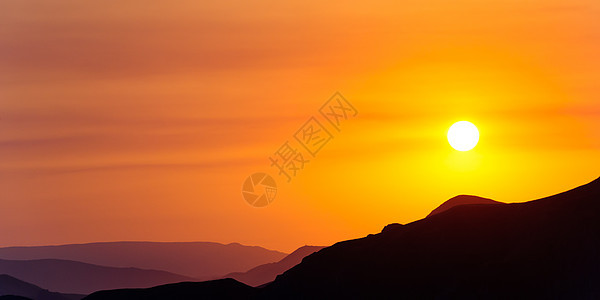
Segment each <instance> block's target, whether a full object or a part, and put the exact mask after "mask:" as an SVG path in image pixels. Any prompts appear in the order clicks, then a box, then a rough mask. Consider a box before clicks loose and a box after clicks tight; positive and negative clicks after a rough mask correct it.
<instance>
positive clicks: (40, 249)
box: [0, 242, 287, 280]
mask: <svg viewBox="0 0 600 300" xmlns="http://www.w3.org/2000/svg"><path fill="white" fill-rule="evenodd" d="M140 253H143V255H140ZM286 255H287V254H286V253H282V252H279V251H273V250H268V249H265V248H262V247H256V246H244V245H240V244H238V243H232V244H227V245H224V244H219V243H211V242H177V243H161V242H104V243H89V244H71V245H60V246H36V247H5V248H0V258H2V259H11V260H16V259H18V260H32V259H47V258H52V259H64V260H73V261H79V262H84V263H89V264H95V265H102V266H109V267H135V268H140V269H152V270H163V271H168V272H171V273H176V274H181V275H185V276H188V277H193V278H197V279H199V280H209V279H214V278H221V277H222V276H223V275H224V274H229V273H232V272H243V271H247V270H249V269H251V268H253V267H256V266H258V265H262V264H266V263H271V262H276V261H279V260H281V259H282V258H284V257H285V256H286Z"/></svg>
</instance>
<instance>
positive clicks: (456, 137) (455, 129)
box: [448, 121, 479, 151]
mask: <svg viewBox="0 0 600 300" xmlns="http://www.w3.org/2000/svg"><path fill="white" fill-rule="evenodd" d="M448 142H449V143H450V146H452V148H454V149H456V150H458V151H469V150H471V149H473V148H474V147H475V146H476V145H477V142H479V130H477V127H475V125H473V123H471V122H468V121H460V122H456V123H454V124H452V126H450V129H448Z"/></svg>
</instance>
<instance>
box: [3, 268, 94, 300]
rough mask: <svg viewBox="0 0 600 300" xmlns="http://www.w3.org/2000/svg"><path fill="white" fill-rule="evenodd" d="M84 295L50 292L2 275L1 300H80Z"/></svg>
mask: <svg viewBox="0 0 600 300" xmlns="http://www.w3.org/2000/svg"><path fill="white" fill-rule="evenodd" d="M83 297H84V295H74V294H61V293H56V292H50V291H48V290H45V289H42V288H40V287H38V286H35V285H33V284H31V283H28V282H25V281H22V280H19V279H17V278H14V277H12V276H9V275H6V274H1V275H0V299H2V300H11V299H12V300H19V299H21V300H22V299H33V300H79V299H81V298H83Z"/></svg>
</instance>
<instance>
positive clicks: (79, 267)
mask: <svg viewBox="0 0 600 300" xmlns="http://www.w3.org/2000/svg"><path fill="white" fill-rule="evenodd" d="M0 274H8V275H10V276H13V277H16V278H19V279H21V280H24V281H26V282H29V283H32V284H35V285H37V286H40V287H43V288H46V289H49V290H52V291H55V292H62V293H76V294H84V295H87V294H89V293H92V292H95V291H99V290H106V289H118V288H143V287H152V286H156V285H160V284H166V283H174V282H181V281H194V280H196V281H197V279H194V278H191V277H186V276H182V275H177V274H173V273H169V272H165V271H157V270H144V269H137V268H114V267H104V266H98V265H92V264H86V263H82V262H76V261H70V260H60V259H40V260H4V259H0Z"/></svg>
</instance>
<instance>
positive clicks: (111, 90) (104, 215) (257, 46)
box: [0, 0, 600, 251]
mask: <svg viewBox="0 0 600 300" xmlns="http://www.w3.org/2000/svg"><path fill="white" fill-rule="evenodd" d="M153 2H154V3H152V4H150V3H148V2H147V1H141V0H129V1H96V2H94V3H92V2H89V1H76V0H71V1H58V3H56V2H52V3H49V2H47V1H39V0H33V1H22V0H8V1H2V3H1V4H0V195H1V197H0V201H1V202H0V203H1V205H0V246H9V245H41V244H60V243H74V242H91V241H114V240H152V241H193V240H194V241H197V240H201V241H216V242H240V243H243V244H250V245H261V246H265V247H268V248H272V249H277V250H283V251H292V250H293V249H295V248H297V247H298V246H301V245H304V244H317V245H327V244H331V243H334V242H336V241H339V240H343V239H349V238H355V237H360V236H364V235H366V234H368V233H375V232H378V231H380V230H381V228H383V226H384V225H386V224H388V223H391V222H401V223H406V222H410V221H413V220H416V219H419V218H422V217H424V216H425V215H427V214H428V213H429V211H430V210H432V209H433V208H435V207H436V206H437V205H439V204H440V203H441V202H443V201H444V200H446V199H448V198H450V197H452V196H454V195H457V194H465V193H466V194H476V195H480V196H484V197H489V198H493V199H495V200H499V201H505V202H512V201H525V200H529V199H533V198H537V197H543V196H546V195H550V194H554V193H557V192H560V191H563V190H566V189H569V188H572V187H575V186H577V185H580V184H584V183H586V182H588V181H591V180H593V179H595V178H596V177H598V176H600V173H598V170H599V166H600V101H599V100H598V95H600V71H599V70H600V58H599V57H598V53H600V22H598V15H599V14H600V3H598V1H593V0H588V1H582V0H579V1H577V0H576V1H555V0H550V1H548V0H530V1H517V0H509V1H478V0H477V1H476V0H470V1H467V0H459V1H441V0H431V1H425V2H424V1H416V0H409V1H391V0H390V1H383V0H379V1H368V2H367V1H365V2H364V3H361V4H356V3H353V4H349V3H347V2H342V1H340V2H329V3H328V4H325V5H324V4H323V3H320V2H321V1H295V0H294V1H254V2H252V3H251V2H250V1H240V0H234V1H179V2H177V3H176V4H174V3H172V1H153ZM174 5H176V6H174ZM336 91H339V92H341V93H342V94H343V95H344V96H345V97H346V98H347V99H348V101H350V102H351V103H352V104H353V105H354V106H355V107H356V108H357V110H358V111H359V114H358V116H357V117H356V118H353V119H350V120H348V121H347V122H345V123H344V124H343V128H342V130H341V132H339V133H338V132H335V134H334V135H335V137H334V139H333V140H332V141H330V142H329V143H328V144H327V145H326V146H325V147H324V148H323V149H322V150H321V152H319V153H318V154H317V157H315V158H314V159H312V160H311V162H310V163H309V164H307V165H306V168H305V169H304V170H302V171H301V172H300V173H299V174H298V176H297V177H296V178H294V179H293V180H292V181H291V182H290V183H286V182H285V179H284V178H283V177H277V176H275V174H276V170H275V169H273V168H270V167H269V160H268V158H269V156H271V155H273V153H274V152H275V151H276V150H277V149H278V148H279V146H281V144H283V143H284V142H285V141H286V140H289V139H293V134H294V132H296V130H298V129H299V128H300V126H302V124H304V122H305V121H306V120H308V118H309V117H311V116H313V115H316V114H318V109H319V107H320V106H321V105H322V104H323V103H324V102H325V101H326V100H327V99H329V97H330V96H332V95H333V94H334V92H336ZM460 120H469V121H471V122H473V123H474V124H475V125H476V126H478V128H479V131H480V135H481V136H480V142H479V144H478V146H477V147H476V148H475V149H474V150H472V151H469V152H465V153H461V152H457V151H455V150H453V149H452V148H450V146H449V145H448V143H447V141H446V131H447V129H448V128H449V127H450V125H451V124H452V123H454V122H456V121H460ZM258 171H263V172H270V173H271V174H273V175H274V176H275V178H276V179H277V181H278V185H279V187H280V188H279V191H278V195H277V199H276V201H275V202H273V203H272V204H271V205H269V206H267V207H264V208H254V207H252V206H250V205H248V204H247V203H246V202H245V201H244V200H243V198H242V197H241V184H242V182H243V180H244V179H245V178H246V176H248V175H250V174H251V173H253V172H258Z"/></svg>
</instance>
